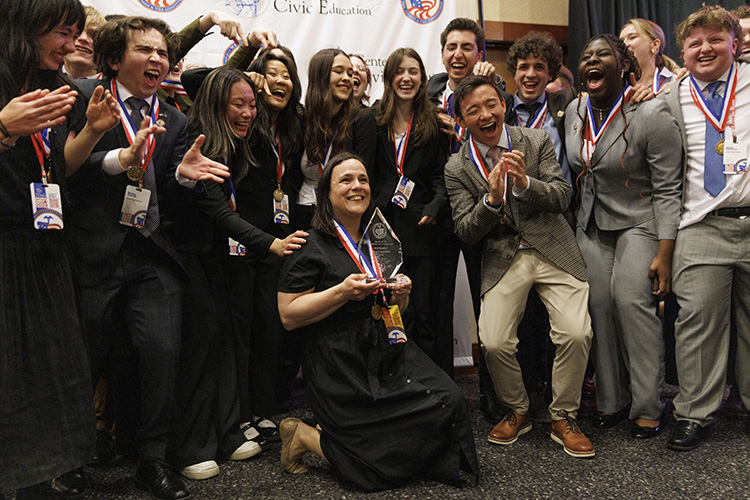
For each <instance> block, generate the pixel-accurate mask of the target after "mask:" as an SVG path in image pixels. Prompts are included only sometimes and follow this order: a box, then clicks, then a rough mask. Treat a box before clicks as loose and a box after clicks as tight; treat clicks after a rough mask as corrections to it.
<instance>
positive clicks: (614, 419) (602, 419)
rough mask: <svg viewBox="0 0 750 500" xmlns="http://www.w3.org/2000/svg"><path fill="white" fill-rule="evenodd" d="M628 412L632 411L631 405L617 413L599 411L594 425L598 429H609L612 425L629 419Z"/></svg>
mask: <svg viewBox="0 0 750 500" xmlns="http://www.w3.org/2000/svg"><path fill="white" fill-rule="evenodd" d="M628 413H630V405H628V406H626V407H625V408H623V409H622V410H620V411H617V412H615V413H609V414H604V413H597V414H596V416H595V417H594V427H596V428H597V429H609V428H610V427H614V426H615V425H617V424H619V423H620V422H622V421H623V420H625V419H627V418H628Z"/></svg>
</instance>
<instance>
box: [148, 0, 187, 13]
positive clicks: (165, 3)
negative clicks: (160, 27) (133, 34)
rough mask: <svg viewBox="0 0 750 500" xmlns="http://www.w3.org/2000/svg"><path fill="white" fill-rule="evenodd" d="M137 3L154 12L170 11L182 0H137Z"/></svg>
mask: <svg viewBox="0 0 750 500" xmlns="http://www.w3.org/2000/svg"><path fill="white" fill-rule="evenodd" d="M138 3H140V4H141V5H143V6H144V7H146V8H147V9H149V10H153V11H155V12H171V11H173V10H175V9H176V8H177V7H179V6H180V4H181V3H182V0H138Z"/></svg>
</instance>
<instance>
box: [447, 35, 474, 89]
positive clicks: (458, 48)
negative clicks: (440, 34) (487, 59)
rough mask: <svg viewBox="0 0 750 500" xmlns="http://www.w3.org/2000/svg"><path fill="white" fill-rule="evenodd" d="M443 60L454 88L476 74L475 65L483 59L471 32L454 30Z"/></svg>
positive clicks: (448, 37) (448, 40)
mask: <svg viewBox="0 0 750 500" xmlns="http://www.w3.org/2000/svg"><path fill="white" fill-rule="evenodd" d="M441 59H442V60H443V66H445V71H447V72H448V78H449V79H450V80H451V83H453V87H452V88H455V85H458V84H459V83H461V80H463V79H464V78H466V77H467V76H469V75H471V74H472V73H473V72H474V65H475V64H476V63H478V62H479V61H480V60H481V59H482V52H481V51H480V50H479V47H477V39H476V36H475V35H474V33H472V32H471V31H463V30H454V31H451V32H450V33H448V36H447V37H446V39H445V46H444V47H443V50H442V52H441Z"/></svg>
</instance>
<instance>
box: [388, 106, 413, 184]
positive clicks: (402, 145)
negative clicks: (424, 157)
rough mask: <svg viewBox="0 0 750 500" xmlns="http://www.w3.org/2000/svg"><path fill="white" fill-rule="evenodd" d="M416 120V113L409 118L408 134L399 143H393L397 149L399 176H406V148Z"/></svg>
mask: <svg viewBox="0 0 750 500" xmlns="http://www.w3.org/2000/svg"><path fill="white" fill-rule="evenodd" d="M413 119H414V113H412V114H411V117H410V118H409V125H408V126H407V127H406V133H405V134H404V136H403V137H402V138H401V140H400V141H398V143H395V142H394V143H393V147H394V148H395V149H396V171H397V172H398V175H404V158H406V146H407V145H408V144H409V134H410V133H411V121H412V120H413Z"/></svg>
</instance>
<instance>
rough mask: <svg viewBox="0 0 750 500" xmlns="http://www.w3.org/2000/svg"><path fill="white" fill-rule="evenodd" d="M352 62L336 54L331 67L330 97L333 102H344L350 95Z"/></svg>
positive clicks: (342, 55) (352, 71)
mask: <svg viewBox="0 0 750 500" xmlns="http://www.w3.org/2000/svg"><path fill="white" fill-rule="evenodd" d="M353 73H354V69H353V68H352V62H351V61H350V60H349V58H348V57H346V56H345V55H344V54H336V57H334V58H333V66H332V67H331V81H330V87H331V95H332V96H333V98H334V100H336V101H338V102H344V101H346V100H348V99H349V97H350V96H351V95H352V74H353Z"/></svg>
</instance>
